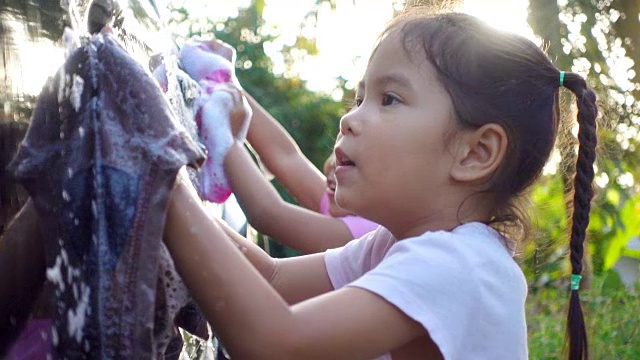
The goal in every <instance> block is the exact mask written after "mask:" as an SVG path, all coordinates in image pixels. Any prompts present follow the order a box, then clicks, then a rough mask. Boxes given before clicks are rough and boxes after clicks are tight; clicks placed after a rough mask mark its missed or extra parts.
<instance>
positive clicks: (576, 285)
mask: <svg viewBox="0 0 640 360" xmlns="http://www.w3.org/2000/svg"><path fill="white" fill-rule="evenodd" d="M580 280H582V276H580V275H578V274H571V290H578V289H580Z"/></svg>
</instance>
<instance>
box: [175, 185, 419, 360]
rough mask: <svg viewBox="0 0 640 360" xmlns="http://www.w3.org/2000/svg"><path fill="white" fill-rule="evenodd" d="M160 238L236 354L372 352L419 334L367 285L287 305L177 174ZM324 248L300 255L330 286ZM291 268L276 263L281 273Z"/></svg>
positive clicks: (323, 285) (311, 277)
mask: <svg viewBox="0 0 640 360" xmlns="http://www.w3.org/2000/svg"><path fill="white" fill-rule="evenodd" d="M167 215H168V216H167V224H166V228H165V242H166V244H167V246H168V248H169V250H170V252H171V254H172V256H173V258H174V261H175V264H176V267H177V269H178V271H179V273H180V274H181V275H182V277H183V279H184V281H185V282H186V284H187V286H188V287H189V289H190V290H191V293H192V294H193V296H194V297H195V299H196V301H197V302H198V304H199V305H200V307H201V308H202V310H203V311H204V313H205V315H206V317H207V319H208V321H209V322H210V323H211V324H212V326H213V327H214V329H215V331H216V333H217V334H218V335H219V336H220V337H221V339H222V341H223V342H224V344H225V346H226V348H227V349H228V350H229V352H230V354H231V355H232V357H234V358H236V357H237V358H241V359H248V360H251V359H260V360H269V359H278V360H286V359H308V360H313V359H354V358H362V359H365V358H372V357H375V356H377V355H381V354H383V353H385V352H387V351H389V350H390V349H394V348H397V347H399V346H401V345H403V344H406V343H408V342H410V341H411V340H413V339H415V338H418V337H420V336H422V335H425V333H424V330H423V329H422V328H421V326H420V325H418V324H417V323H415V322H414V321H413V320H411V319H409V318H408V317H407V316H405V315H404V314H403V313H402V312H401V311H400V310H398V309H397V308H396V307H394V306H393V305H391V304H390V303H388V302H386V301H385V300H383V299H382V298H380V297H378V296H377V295H374V294H372V293H370V292H368V291H366V290H361V289H357V288H349V287H347V288H344V289H341V290H338V291H333V292H329V293H326V294H324V295H320V296H318V297H314V298H312V299H310V300H307V301H303V302H300V303H298V304H296V305H294V306H289V304H287V302H286V301H285V299H283V297H281V296H280V295H279V294H278V293H277V292H276V291H275V290H274V288H273V287H271V286H270V285H269V283H268V282H267V281H265V279H264V278H263V277H262V276H261V275H260V273H259V272H258V271H257V270H256V269H255V268H254V267H253V266H251V264H250V263H249V261H247V259H246V258H245V257H244V256H243V253H242V251H241V250H240V249H239V248H238V246H237V245H236V244H234V243H232V242H231V241H229V240H228V237H227V235H226V234H225V232H224V230H223V229H222V228H221V227H220V226H218V225H217V224H216V223H215V222H213V221H211V220H210V219H209V216H208V215H207V214H206V212H205V211H204V209H203V208H202V205H201V204H200V201H199V199H198V197H197V195H196V194H195V191H194V190H193V188H192V186H191V185H190V184H189V183H188V181H187V180H185V179H179V180H178V181H177V183H176V186H175V188H174V190H173V193H172V196H171V199H170V201H169V208H168V214H167ZM322 256H323V254H317V255H313V256H311V257H301V258H299V259H298V260H297V261H299V262H304V261H305V260H304V259H305V258H307V259H311V260H310V261H308V262H309V264H304V265H303V264H301V263H298V265H302V266H299V267H297V268H304V267H305V266H312V267H313V271H307V272H306V276H307V277H308V278H307V279H306V282H307V283H308V284H312V285H313V286H315V287H316V288H318V289H329V288H330V286H331V285H330V282H329V278H328V275H327V273H326V268H324V263H323V262H322V261H320V260H322ZM294 270H295V269H294V268H282V269H279V270H277V271H278V272H279V275H278V276H283V277H284V278H286V277H288V276H289V274H288V273H289V272H291V271H294Z"/></svg>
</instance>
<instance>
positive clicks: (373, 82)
mask: <svg viewBox="0 0 640 360" xmlns="http://www.w3.org/2000/svg"><path fill="white" fill-rule="evenodd" d="M420 51H422V50H421V48H420V50H419V51H416V52H414V53H412V56H411V57H410V56H409V55H408V54H407V52H406V51H405V50H404V48H403V46H402V43H401V40H400V38H399V36H398V35H394V34H390V35H388V36H387V37H386V38H385V39H383V40H382V42H381V43H380V44H379V46H378V48H377V50H376V51H375V53H374V54H373V55H372V57H371V59H370V60H369V64H368V66H367V70H366V72H365V75H364V77H363V79H362V81H361V82H360V84H359V88H358V90H357V95H356V107H355V108H354V109H353V110H352V111H350V112H349V113H348V114H346V115H345V116H344V117H343V118H342V120H341V122H340V128H341V129H340V131H341V134H342V139H340V141H338V143H337V145H336V150H335V154H336V164H337V167H336V179H337V183H338V186H337V190H336V201H337V203H338V205H340V206H341V207H343V208H345V209H348V210H351V211H353V212H354V213H356V214H358V215H360V216H363V217H365V218H368V219H369V220H372V221H375V222H378V223H380V224H382V225H384V226H385V227H387V228H388V229H389V230H390V231H392V233H394V235H396V236H397V234H396V233H398V234H400V233H401V234H407V233H414V232H415V231H417V230H418V229H419V228H421V227H422V228H424V225H427V224H433V221H434V220H435V221H437V219H438V218H439V217H441V216H442V213H441V212H442V211H446V213H449V212H450V209H451V208H454V207H458V206H459V203H455V204H453V202H454V201H452V200H451V199H449V195H450V194H451V190H452V186H451V183H452V181H451V179H450V176H449V170H450V169H451V166H452V164H453V155H452V150H451V145H452V143H455V141H456V140H455V136H452V135H455V134H456V132H455V131H456V130H457V126H456V125H455V119H454V116H453V114H454V110H453V106H452V103H451V99H450V98H449V95H448V93H447V92H446V90H445V89H444V88H443V86H442V85H441V83H440V82H439V81H438V80H437V75H436V73H435V70H434V69H433V67H432V66H431V64H430V63H428V62H427V61H426V60H424V56H423V55H421V54H420ZM427 226H429V225H427ZM425 231H426V230H425ZM416 235H417V234H416Z"/></svg>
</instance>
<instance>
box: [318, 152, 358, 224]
mask: <svg viewBox="0 0 640 360" xmlns="http://www.w3.org/2000/svg"><path fill="white" fill-rule="evenodd" d="M323 173H324V176H326V177H327V189H326V192H327V196H328V197H329V214H331V216H332V217H335V218H337V217H343V216H349V215H353V214H352V213H351V212H349V211H347V210H345V209H343V208H341V207H339V206H338V204H336V199H335V192H336V157H335V156H334V155H333V154H331V155H330V156H329V158H327V160H326V161H325V162H324V168H323Z"/></svg>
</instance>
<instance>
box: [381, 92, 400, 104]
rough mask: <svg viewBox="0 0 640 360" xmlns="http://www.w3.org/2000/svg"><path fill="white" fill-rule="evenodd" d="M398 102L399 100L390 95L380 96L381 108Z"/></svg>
mask: <svg viewBox="0 0 640 360" xmlns="http://www.w3.org/2000/svg"><path fill="white" fill-rule="evenodd" d="M398 102H400V100H399V99H398V98H397V97H395V96H393V95H390V94H384V95H383V96H382V106H389V105H394V104H396V103H398Z"/></svg>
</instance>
